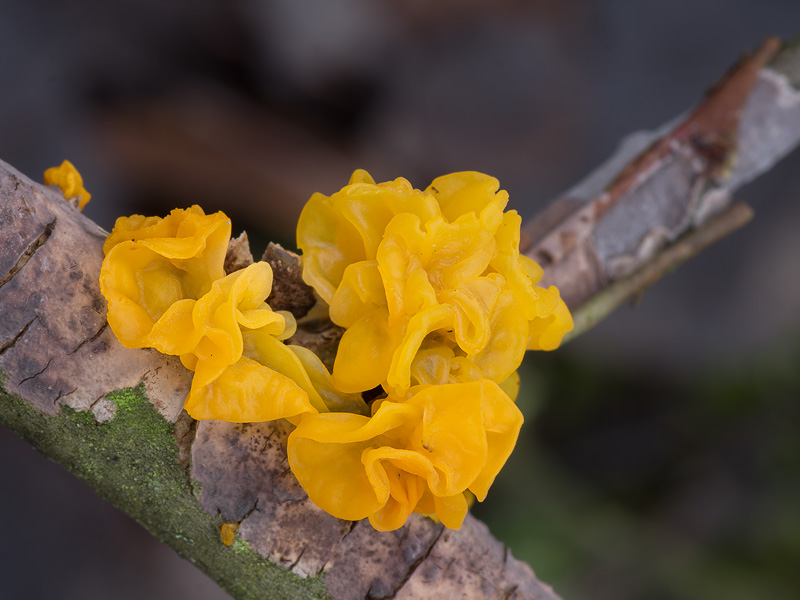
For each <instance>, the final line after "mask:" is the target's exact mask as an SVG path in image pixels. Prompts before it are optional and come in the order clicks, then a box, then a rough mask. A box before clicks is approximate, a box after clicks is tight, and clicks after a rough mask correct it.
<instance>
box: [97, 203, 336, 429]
mask: <svg viewBox="0 0 800 600" xmlns="http://www.w3.org/2000/svg"><path fill="white" fill-rule="evenodd" d="M230 233H231V224H230V220H229V219H228V217H226V216H225V215H224V214H223V213H221V212H219V213H216V214H213V215H206V214H205V213H204V212H203V210H202V209H201V208H200V207H198V206H192V207H191V208H189V209H186V210H182V209H176V210H173V211H172V212H171V213H170V214H169V216H167V217H166V218H164V219H161V218H158V217H142V216H140V215H134V216H132V217H122V218H120V219H118V220H117V223H116V225H115V226H114V230H113V231H112V233H111V235H109V236H108V239H107V240H106V243H105V246H104V252H105V255H106V258H105V260H104V261H103V266H102V269H101V271H100V290H101V291H102V292H103V295H104V296H105V297H106V300H107V301H108V322H109V325H110V326H111V328H112V330H113V331H114V333H115V334H116V336H117V338H118V339H119V341H120V342H121V343H122V344H123V345H124V346H127V347H128V348H145V347H149V348H155V349H157V350H159V351H160V352H163V353H164V354H171V355H175V356H179V357H180V359H181V362H182V363H183V364H184V366H186V368H188V369H190V370H191V371H194V377H193V379H192V387H191V391H190V392H189V396H188V398H187V399H186V406H185V408H186V411H187V412H188V413H189V414H190V415H191V416H192V417H194V418H196V419H221V420H226V421H232V422H238V423H245V422H253V421H269V420H274V419H282V418H294V417H297V416H298V415H301V414H303V413H306V412H317V411H320V410H321V411H326V410H327V408H326V405H325V403H324V402H323V401H322V399H321V397H320V396H319V394H318V393H317V392H316V390H315V388H314V387H313V385H312V384H311V383H310V381H309V380H308V377H307V376H306V377H305V379H304V378H303V377H301V376H300V374H305V372H306V371H305V368H304V367H303V363H302V361H301V359H300V358H298V356H297V354H296V353H295V352H294V351H293V349H292V347H290V346H286V345H285V344H284V343H283V342H282V340H284V339H286V338H288V337H289V336H291V335H292V334H293V333H294V330H295V327H296V323H295V320H294V317H293V316H292V315H291V314H290V313H287V312H282V311H279V312H274V311H273V310H272V309H271V308H270V307H269V306H268V305H267V304H266V302H265V300H266V298H267V296H269V293H270V290H271V288H272V269H271V268H270V266H269V265H268V264H267V263H264V262H258V263H255V264H252V265H250V266H249V267H247V268H246V269H242V270H241V271H237V272H235V273H231V274H230V275H227V276H226V275H225V271H224V269H223V264H224V260H225V252H226V250H227V247H228V242H229V241H230ZM301 351H302V349H301ZM304 356H305V355H304ZM323 369H324V367H323Z"/></svg>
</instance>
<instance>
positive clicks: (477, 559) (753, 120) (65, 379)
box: [0, 41, 800, 600]
mask: <svg viewBox="0 0 800 600" xmlns="http://www.w3.org/2000/svg"><path fill="white" fill-rule="evenodd" d="M777 51H778V45H777V42H775V41H768V42H767V43H765V45H764V46H763V47H762V49H761V50H759V52H758V53H756V54H755V55H754V56H753V57H752V58H749V59H747V60H745V61H743V62H742V63H740V65H739V66H737V67H736V68H735V69H734V71H733V72H732V73H731V74H730V75H729V77H728V78H727V79H726V80H724V81H723V83H722V84H720V86H718V87H717V88H716V89H715V90H714V91H712V92H711V94H710V96H709V98H708V99H707V100H706V101H705V102H704V103H703V104H701V105H700V107H698V108H697V109H696V110H695V111H694V112H693V113H691V115H690V116H689V117H687V118H685V119H683V120H682V121H681V122H680V124H678V125H677V126H669V127H666V128H664V130H663V131H662V132H659V133H656V134H654V135H650V136H638V137H637V138H636V139H634V140H630V141H628V142H627V143H626V144H625V146H624V147H623V148H622V150H621V151H620V153H619V154H618V155H617V156H615V157H614V158H612V160H611V161H609V164H608V165H606V166H605V167H603V168H601V169H600V170H598V171H597V172H596V173H595V174H593V175H592V176H590V177H589V178H588V179H587V180H586V181H585V182H584V183H582V184H580V185H579V186H576V187H575V188H573V189H572V190H571V191H570V192H568V193H567V194H566V195H565V197H564V198H562V199H559V200H558V201H556V202H555V203H554V204H553V205H552V206H551V208H550V209H548V210H547V211H545V213H544V214H543V215H542V216H541V217H539V218H537V219H536V220H534V221H533V222H532V223H531V224H530V225H529V227H528V228H527V229H526V231H527V234H528V239H527V240H526V242H525V244H526V249H527V252H528V253H529V254H530V255H531V256H534V257H535V258H537V259H538V260H540V261H541V262H542V263H543V266H544V267H545V276H546V280H547V281H549V282H556V283H558V284H559V285H560V286H561V287H562V290H563V294H564V296H565V298H566V299H567V301H568V303H570V305H571V306H573V307H577V306H581V305H583V306H585V308H584V309H581V310H579V311H578V312H577V313H576V315H577V321H578V329H579V330H585V328H586V327H588V326H590V325H591V324H592V323H594V322H596V321H597V320H598V319H600V318H603V317H604V316H605V315H606V314H607V313H608V312H610V311H611V310H613V308H614V307H616V306H617V305H618V304H619V303H620V302H621V301H624V299H625V298H627V297H630V296H631V295H634V294H636V293H639V292H641V290H642V289H644V287H646V286H647V285H650V284H651V283H652V282H653V281H654V280H656V279H657V278H658V277H660V276H661V275H663V273H665V272H666V271H667V270H669V269H671V268H674V266H676V265H677V264H679V263H680V262H681V261H683V260H686V259H687V258H688V257H690V256H691V255H693V254H694V253H696V252H698V251H700V250H701V249H702V248H703V247H705V245H707V244H708V243H711V242H712V241H714V240H716V239H718V238H719V237H721V236H722V235H725V234H726V233H727V232H729V231H731V230H732V229H734V228H735V226H738V225H739V224H741V223H742V222H743V221H744V220H745V218H746V217H748V214H747V211H746V210H745V209H743V208H733V209H731V210H729V211H728V212H727V213H725V214H724V215H723V216H721V217H719V218H718V219H716V220H711V216H713V215H718V214H720V211H722V210H724V209H725V207H727V206H728V204H729V196H730V192H731V191H732V190H734V189H736V188H737V187H738V186H740V185H742V184H743V183H744V182H746V181H748V180H749V179H752V178H753V177H755V176H757V175H758V174H760V173H761V172H763V171H765V170H766V169H768V168H769V167H770V166H771V165H772V164H773V163H774V162H775V161H777V160H778V159H779V158H780V157H781V156H783V155H785V154H786V153H787V152H788V151H789V150H790V149H791V148H792V147H794V145H796V143H797V141H798V139H800V93H798V92H797V91H796V90H795V89H794V87H792V86H793V85H797V76H796V74H797V73H798V71H800V69H798V64H800V53H798V51H797V49H796V48H791V47H788V48H785V49H784V50H783V51H781V52H779V53H778V54H776V52H777ZM770 60H772V63H771V66H769V67H768V66H766V65H767V64H768V63H769V61H770ZM692 232H694V233H692ZM683 236H686V237H683ZM102 240H103V234H102V233H101V232H100V231H99V229H98V228H97V226H96V225H94V224H93V223H92V222H91V221H89V220H88V219H86V218H85V217H84V216H83V215H81V214H80V213H78V212H77V211H75V210H74V209H73V208H72V207H70V206H69V205H68V204H67V203H65V202H64V201H63V198H61V196H60V194H58V193H56V192H54V191H53V190H49V189H44V188H42V187H41V186H40V185H38V184H36V183H33V182H32V181H30V180H29V179H27V178H26V177H25V176H23V175H21V174H20V173H18V172H17V171H15V170H14V169H13V168H12V167H10V166H8V165H5V163H0V274H2V275H0V309H1V310H2V318H0V421H2V422H3V423H4V424H6V425H8V426H9V427H11V428H12V429H13V430H15V431H16V432H18V433H19V434H20V435H21V436H22V437H24V438H25V439H27V440H29V441H30V442H31V443H33V444H34V445H35V446H36V447H37V448H38V449H39V450H41V451H42V452H44V453H45V454H47V455H48V456H50V457H52V458H54V459H55V460H57V461H58V462H60V463H61V464H63V465H65V466H66V467H67V468H68V469H70V470H71V471H72V472H74V473H75V474H76V475H78V476H79V477H81V478H82V479H84V480H86V481H87V482H88V483H89V484H90V485H92V486H93V487H94V488H95V489H97V490H98V492H99V493H100V494H101V495H103V496H104V497H105V498H107V499H108V500H109V501H111V502H112V503H114V504H115V505H116V506H118V507H119V508H120V509H122V510H124V511H125V512H126V513H128V514H129V515H131V516H132V517H134V518H136V519H137V520H139V522H141V523H142V524H143V525H144V526H145V527H146V528H147V529H148V530H150V531H151V532H152V533H153V534H154V535H156V536H157V537H158V538H159V539H161V540H162V541H164V542H166V543H167V544H169V545H170V546H172V547H173V548H175V549H176V550H177V551H178V552H179V553H180V554H181V555H183V556H185V557H186V558H188V559H189V560H191V561H192V562H194V563H195V564H197V565H198V566H199V567H200V568H202V569H203V570H204V571H206V572H207V573H208V574H209V575H210V576H211V577H212V578H214V579H215V580H216V581H217V582H219V584H220V585H221V586H222V587H223V588H225V589H226V590H228V591H229V592H230V593H231V594H232V595H234V596H235V597H237V598H257V597H264V596H269V597H272V598H323V597H332V598H337V599H349V598H419V597H442V598H448V597H457V596H460V597H465V596H467V597H478V598H536V599H542V600H553V599H555V598H557V597H556V596H555V595H554V593H553V592H552V590H550V589H549V587H548V586H546V585H544V584H542V583H541V582H539V581H538V580H537V579H536V577H535V576H534V574H533V572H532V571H531V570H530V568H529V567H528V566H527V565H524V564H523V563H521V562H519V561H517V560H515V559H513V557H511V556H510V554H509V552H508V551H507V549H506V548H505V547H503V545H502V544H500V543H499V542H497V541H496V540H494V539H493V538H492V537H491V535H490V534H489V533H488V531H487V529H486V527H485V526H484V525H482V524H481V523H479V522H478V521H477V520H475V519H474V518H472V517H470V516H468V517H467V520H466V522H465V524H464V526H463V527H462V528H461V529H460V530H459V531H450V530H446V529H444V528H442V526H441V525H439V524H436V523H434V522H433V521H431V520H428V519H425V518H423V517H420V516H419V515H413V518H412V519H410V520H409V523H408V524H407V525H406V526H405V527H403V528H402V529H400V530H398V531H395V532H391V533H378V532H376V531H374V530H373V529H372V528H371V527H370V526H369V524H368V523H366V522H359V523H350V522H345V521H341V520H338V519H335V518H333V517H331V516H329V515H327V514H325V513H324V512H322V511H321V510H319V509H317V508H316V507H315V506H313V505H312V504H311V503H310V502H309V501H308V499H307V497H306V496H305V494H304V493H303V491H302V489H301V488H300V487H299V485H298V484H297V482H296V481H295V479H294V477H293V476H292V474H291V471H290V470H289V469H288V466H287V465H286V454H285V440H286V433H287V432H286V429H285V427H284V426H283V425H282V424H280V423H259V424H245V425H237V424H230V423H222V422H217V421H203V422H200V423H195V422H193V421H192V420H191V419H189V418H188V417H187V416H186V415H185V413H183V412H182V411H181V408H182V405H183V400H184V398H185V396H186V393H187V391H188V389H189V383H190V382H189V373H188V372H187V371H186V370H185V369H183V368H182V367H181V366H180V363H179V361H177V360H175V359H174V358H171V357H164V356H162V355H160V354H158V353H156V352H154V351H147V350H129V349H125V348H123V347H122V346H120V345H119V343H118V342H117V341H116V339H115V338H114V335H113V333H112V332H111V331H110V330H109V328H108V327H106V320H105V301H104V299H103V298H102V296H101V295H100V293H99V290H98V285H97V281H98V275H99V269H100V263H101V260H102V250H101V248H102ZM603 290H605V291H603ZM309 336H310V337H311V338H313V337H314V336H313V333H312V334H309ZM223 523H229V524H230V523H234V524H238V525H239V526H238V529H237V530H236V534H235V536H234V541H233V543H232V545H231V546H226V545H224V544H223V543H222V541H221V537H220V529H219V527H220V526H221V525H222V524H223Z"/></svg>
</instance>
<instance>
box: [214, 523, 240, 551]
mask: <svg viewBox="0 0 800 600" xmlns="http://www.w3.org/2000/svg"><path fill="white" fill-rule="evenodd" d="M238 529H239V523H223V524H222V525H220V527H219V535H220V537H221V538H222V543H223V544H225V545H226V546H230V545H231V544H233V538H234V536H235V535H236V532H237V530H238Z"/></svg>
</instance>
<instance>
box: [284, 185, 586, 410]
mask: <svg viewBox="0 0 800 600" xmlns="http://www.w3.org/2000/svg"><path fill="white" fill-rule="evenodd" d="M507 203H508V194H507V193H506V192H505V191H503V190H499V183H498V182H497V180H496V179H494V178H493V177H489V176H487V175H483V174H481V173H476V172H464V173H453V174H451V175H445V176H443V177H439V178H437V179H435V180H434V181H433V183H431V185H430V186H429V187H428V188H427V189H426V190H424V191H420V190H415V189H413V188H412V187H411V185H410V184H409V183H408V181H406V180H405V179H402V178H401V179H396V180H395V181H392V182H387V183H381V184H375V182H374V181H373V180H372V178H371V177H370V176H369V175H368V174H367V173H366V172H365V171H356V172H355V173H354V174H353V177H352V178H351V180H350V184H349V185H348V186H346V187H345V188H343V189H342V190H341V191H339V192H337V193H335V194H333V195H332V196H330V197H326V196H324V195H322V194H314V196H312V197H311V199H310V200H309V202H308V204H307V205H306V207H305V208H304V210H303V213H302V214H301V216H300V221H299V223H298V228H297V240H298V246H299V247H300V248H301V249H302V251H303V278H304V279H305V281H306V282H307V283H308V284H310V285H312V286H313V287H314V288H315V289H316V290H317V292H318V293H319V295H320V297H321V298H322V299H323V300H325V302H327V303H328V304H329V305H330V317H331V320H332V321H333V322H334V323H336V324H337V325H340V326H342V327H345V328H346V331H345V333H344V335H343V337H342V340H341V342H340V345H339V350H338V353H337V356H336V360H335V363H334V369H333V379H334V382H335V384H336V386H337V387H338V388H339V389H340V390H343V391H345V392H348V393H354V392H359V391H365V390H369V389H372V388H374V387H376V386H378V385H383V386H384V388H385V389H386V390H387V391H389V392H391V393H394V394H399V395H403V394H405V393H406V391H407V390H408V389H409V388H410V387H411V386H412V385H415V384H419V383H431V382H432V381H430V380H431V376H430V373H428V374H427V375H426V374H425V373H427V371H426V369H428V370H429V368H433V367H434V366H435V368H436V369H439V374H438V375H436V376H434V377H433V379H434V380H435V381H436V382H437V383H443V382H458V381H469V380H475V379H481V378H488V379H491V380H492V381H495V382H496V383H501V382H503V381H505V380H506V379H507V378H508V377H509V376H510V375H511V374H512V373H513V372H514V371H515V370H516V369H517V367H518V366H519V364H520V362H521V361H522V356H523V354H524V352H525V350H526V349H539V350H552V349H553V348H556V347H557V346H558V345H559V344H560V343H561V338H562V337H563V335H564V334H565V333H566V332H568V331H570V330H571V329H572V317H571V316H570V313H569V310H568V309H567V307H566V305H565V304H564V302H563V300H562V299H561V297H560V295H559V293H558V290H557V289H556V288H555V287H550V288H549V289H544V288H541V287H537V286H536V285H535V284H536V283H537V282H538V281H539V279H540V278H541V276H542V270H541V268H540V267H539V266H538V265H537V264H536V263H535V262H533V261H532V260H531V259H529V258H527V257H524V256H520V254H519V239H520V224H521V219H520V217H519V215H518V214H517V213H516V212H515V211H509V212H504V210H505V207H506V204H507ZM437 348H438V349H437ZM431 352H433V354H436V353H437V352H438V353H439V354H438V358H437V359H436V361H434V362H435V365H434V363H430V360H433V358H432V355H431ZM421 353H422V354H423V355H425V356H428V358H429V359H430V360H428V362H429V363H430V364H427V363H426V364H427V366H426V365H421V364H416V366H415V361H416V363H420V360H419V359H418V357H419V356H420V354H421ZM445 355H446V356H445ZM445 372H447V373H448V374H447V375H445ZM451 372H452V373H451Z"/></svg>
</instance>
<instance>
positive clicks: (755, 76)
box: [521, 38, 800, 337]
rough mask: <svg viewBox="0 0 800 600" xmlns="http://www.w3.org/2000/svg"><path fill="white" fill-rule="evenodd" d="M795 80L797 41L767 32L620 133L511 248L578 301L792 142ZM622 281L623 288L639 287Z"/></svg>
mask: <svg viewBox="0 0 800 600" xmlns="http://www.w3.org/2000/svg"><path fill="white" fill-rule="evenodd" d="M798 86H800V42H795V43H794V44H789V45H786V46H784V47H783V48H781V44H780V42H779V41H778V40H777V39H774V38H769V39H767V40H766V41H765V42H764V43H763V44H762V46H761V48H760V49H759V50H758V51H757V52H756V53H755V54H753V55H752V56H749V57H745V58H743V59H742V60H740V61H739V63H738V64H737V65H735V66H734V67H733V68H732V69H731V70H730V71H729V72H728V74H727V75H726V76H725V77H724V78H723V79H722V81H720V82H719V83H718V84H717V85H716V86H714V87H713V88H712V89H711V90H710V91H709V93H708V95H707V97H706V99H705V100H704V101H703V102H701V103H700V105H699V106H698V107H697V108H695V109H694V110H693V111H691V112H690V113H688V116H681V117H679V118H677V119H675V120H673V121H671V122H670V123H667V124H666V125H664V126H663V127H661V128H659V129H658V130H657V131H655V132H653V133H643V132H639V133H636V134H634V135H631V136H629V137H628V138H626V140H625V141H624V142H623V143H622V144H621V147H620V149H619V150H618V151H617V153H616V154H615V155H614V156H612V157H611V158H610V159H609V160H608V161H606V163H605V164H603V165H602V166H600V167H599V168H598V169H596V170H595V171H594V172H593V173H591V174H590V175H589V176H588V177H587V178H586V179H584V180H583V181H582V182H580V183H579V184H577V185H575V186H574V187H572V188H571V189H570V190H568V191H567V192H566V193H565V194H564V195H563V196H561V197H560V198H557V199H556V200H555V201H554V202H553V203H551V204H550V205H549V207H548V208H547V209H546V210H545V211H543V212H542V213H541V214H540V215H539V216H537V217H536V218H534V219H533V220H532V221H531V222H530V223H528V224H527V226H526V227H525V233H526V234H527V237H525V236H523V237H524V239H523V241H522V244H521V246H522V247H521V250H522V251H523V252H525V253H526V254H527V255H528V256H530V257H532V258H533V259H534V260H536V261H537V262H539V264H540V265H542V267H543V268H544V272H545V274H544V278H543V283H544V284H545V285H549V284H555V285H557V286H558V288H559V289H560V290H561V294H562V296H563V297H564V299H565V300H566V302H567V305H568V306H569V307H570V308H572V309H573V310H575V309H578V308H579V307H581V306H582V305H583V304H584V303H586V302H588V301H589V300H590V299H591V298H593V297H594V296H595V295H597V294H598V293H600V292H601V291H602V290H604V289H605V288H607V287H609V286H610V285H612V284H614V283H615V282H617V281H620V280H623V279H625V278H627V277H628V276H630V275H631V274H632V273H634V272H636V271H637V270H639V269H640V268H642V267H643V266H644V265H646V264H647V263H649V262H651V261H652V260H654V259H655V257H657V256H658V255H659V254H661V253H663V252H665V251H666V249H667V248H669V247H670V246H672V245H674V244H676V243H679V242H678V240H679V239H680V238H681V236H683V235H685V234H687V233H688V232H690V231H692V230H695V229H698V228H699V229H702V228H703V227H705V226H706V224H707V223H708V222H709V221H710V220H711V219H712V218H713V217H715V216H716V215H718V214H720V213H721V212H723V211H725V210H726V209H727V208H728V207H729V206H730V205H731V202H732V194H733V192H734V191H735V190H736V189H738V188H739V187H741V186H742V185H744V184H745V183H747V182H749V181H751V180H752V179H754V178H756V177H758V176H759V175H760V174H761V173H763V172H765V171H767V170H768V169H770V168H771V167H772V165H774V164H775V163H776V162H777V161H778V160H780V159H781V158H783V157H784V156H785V155H786V154H788V153H789V152H790V151H791V150H792V149H793V148H794V147H795V146H797V144H798V142H799V141H800V91H798V89H797V87H798ZM652 274H653V273H652V272H651V275H652ZM637 281H641V285H650V284H652V283H653V281H654V279H653V278H652V277H647V278H637ZM616 289H617V292H615V293H618V292H619V291H620V289H622V288H616ZM625 289H627V290H628V296H633V295H635V294H637V293H638V292H640V291H641V289H642V288H641V287H639V288H634V287H632V286H630V285H629V284H628V285H627V286H626V288H625ZM618 304H619V302H617V303H616V304H615V306H617V305H618ZM573 337H574V336H573Z"/></svg>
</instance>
